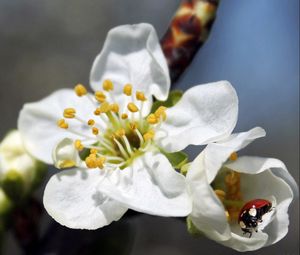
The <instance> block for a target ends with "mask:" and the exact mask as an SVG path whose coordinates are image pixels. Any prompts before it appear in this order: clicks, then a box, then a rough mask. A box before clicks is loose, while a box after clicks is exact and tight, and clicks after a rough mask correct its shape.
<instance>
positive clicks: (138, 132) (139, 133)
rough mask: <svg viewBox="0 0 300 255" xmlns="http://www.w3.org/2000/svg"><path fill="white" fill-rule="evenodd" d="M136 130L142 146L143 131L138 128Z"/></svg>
mask: <svg viewBox="0 0 300 255" xmlns="http://www.w3.org/2000/svg"><path fill="white" fill-rule="evenodd" d="M134 131H135V132H136V134H137V136H138V138H139V140H140V146H142V144H143V143H144V138H143V136H142V134H141V132H140V131H139V130H138V129H135V130H134Z"/></svg>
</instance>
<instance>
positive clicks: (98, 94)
mask: <svg viewBox="0 0 300 255" xmlns="http://www.w3.org/2000/svg"><path fill="white" fill-rule="evenodd" d="M95 98H96V100H97V101H98V102H99V103H103V102H104V101H105V99H106V96H105V95H104V93H103V92H102V91H96V92H95Z"/></svg>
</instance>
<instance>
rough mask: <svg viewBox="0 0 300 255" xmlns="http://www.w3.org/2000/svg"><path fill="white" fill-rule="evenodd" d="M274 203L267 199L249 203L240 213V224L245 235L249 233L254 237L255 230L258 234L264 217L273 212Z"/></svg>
mask: <svg viewBox="0 0 300 255" xmlns="http://www.w3.org/2000/svg"><path fill="white" fill-rule="evenodd" d="M272 209H273V208H272V203H271V202H270V201H268V200H265V199H254V200H251V201H249V202H247V203H246V204H245V205H244V206H243V207H242V209H241V211H240V213H239V219H238V223H239V225H240V227H241V229H242V231H243V234H246V233H249V238H250V237H251V236H252V232H253V230H254V231H255V232H257V226H258V224H259V223H262V222H263V220H262V217H263V215H265V214H266V213H268V212H271V211H272Z"/></svg>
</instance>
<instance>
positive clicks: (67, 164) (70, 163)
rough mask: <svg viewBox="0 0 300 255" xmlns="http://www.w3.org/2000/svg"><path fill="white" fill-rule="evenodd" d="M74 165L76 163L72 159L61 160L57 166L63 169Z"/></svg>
mask: <svg viewBox="0 0 300 255" xmlns="http://www.w3.org/2000/svg"><path fill="white" fill-rule="evenodd" d="M75 165H76V163H75V162H74V161H73V160H68V159H66V160H64V161H63V162H61V163H60V164H59V168H60V169H65V168H70V167H74V166H75Z"/></svg>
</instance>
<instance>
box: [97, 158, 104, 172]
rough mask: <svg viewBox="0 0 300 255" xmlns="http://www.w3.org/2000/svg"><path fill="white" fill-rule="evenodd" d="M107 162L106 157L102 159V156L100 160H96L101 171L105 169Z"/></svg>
mask: <svg viewBox="0 0 300 255" xmlns="http://www.w3.org/2000/svg"><path fill="white" fill-rule="evenodd" d="M105 161H106V158H105V157H101V156H100V157H98V158H97V159H96V164H97V167H99V168H100V169H103V167H104V163H105Z"/></svg>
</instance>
